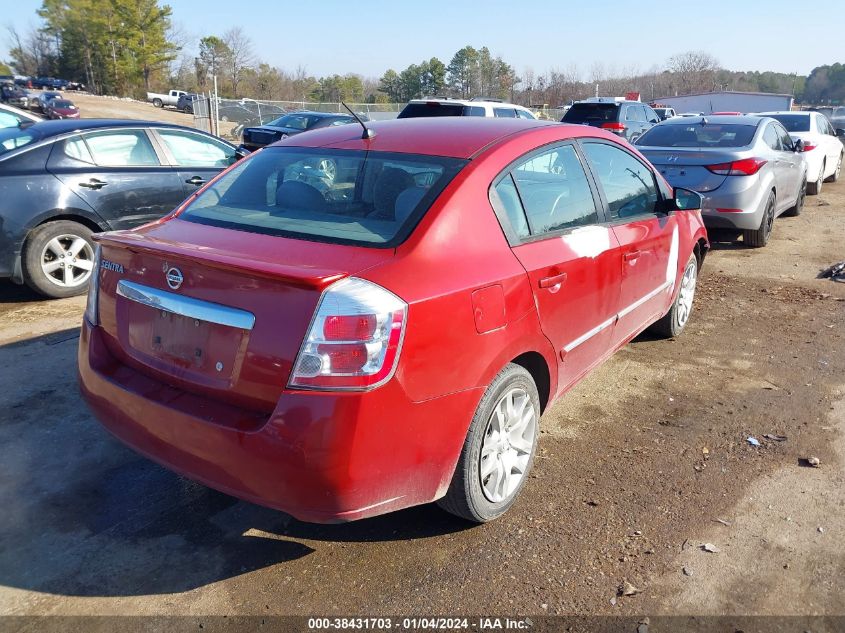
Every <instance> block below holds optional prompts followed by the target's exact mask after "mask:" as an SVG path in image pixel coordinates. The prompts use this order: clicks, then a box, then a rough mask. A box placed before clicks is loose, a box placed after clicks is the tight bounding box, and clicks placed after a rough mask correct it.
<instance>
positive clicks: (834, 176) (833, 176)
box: [825, 154, 842, 182]
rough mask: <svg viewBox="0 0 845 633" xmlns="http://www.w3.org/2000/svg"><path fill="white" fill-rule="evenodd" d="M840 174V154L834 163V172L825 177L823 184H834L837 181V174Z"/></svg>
mask: <svg viewBox="0 0 845 633" xmlns="http://www.w3.org/2000/svg"><path fill="white" fill-rule="evenodd" d="M841 172H842V154H839V160H838V161H836V171H834V172H833V173H832V174H831V175H830V176H828V177H827V180H825V182H836V181H837V180H839V174H840V173H841Z"/></svg>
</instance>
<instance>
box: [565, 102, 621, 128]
mask: <svg viewBox="0 0 845 633" xmlns="http://www.w3.org/2000/svg"><path fill="white" fill-rule="evenodd" d="M618 116H619V106H618V105H616V104H615V103H576V104H574V105H573V106H572V107H571V108H569V110H567V112H566V114H564V115H563V119H561V120H562V121H563V122H564V123H589V122H591V121H616V118H617V117H618Z"/></svg>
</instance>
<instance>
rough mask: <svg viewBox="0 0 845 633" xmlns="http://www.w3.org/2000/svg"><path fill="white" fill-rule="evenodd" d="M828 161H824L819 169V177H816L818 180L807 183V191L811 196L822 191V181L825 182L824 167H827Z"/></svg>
mask: <svg viewBox="0 0 845 633" xmlns="http://www.w3.org/2000/svg"><path fill="white" fill-rule="evenodd" d="M826 165H827V164H826V163H825V162H824V161H822V167H821V169H819V177H818V178H816V182H808V183H807V193H809V194H810V195H811V196H817V195H819V194H820V193H821V192H822V183H823V182H824V169H825V167H826Z"/></svg>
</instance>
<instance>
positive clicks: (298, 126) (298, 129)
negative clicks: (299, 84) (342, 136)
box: [243, 110, 366, 151]
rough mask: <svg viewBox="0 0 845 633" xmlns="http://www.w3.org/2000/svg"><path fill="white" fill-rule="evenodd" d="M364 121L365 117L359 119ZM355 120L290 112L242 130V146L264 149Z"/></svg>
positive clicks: (334, 115) (321, 114)
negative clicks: (301, 135)
mask: <svg viewBox="0 0 845 633" xmlns="http://www.w3.org/2000/svg"><path fill="white" fill-rule="evenodd" d="M361 118H362V119H366V117H361ZM354 122H355V118H354V117H352V116H351V115H349V114H336V113H335V114H332V113H329V112H308V111H305V110H303V111H302V112H292V113H290V114H286V115H284V116H282V117H279V118H278V119H276V120H275V121H270V122H269V123H265V124H264V125H261V126H258V127H248V128H244V131H243V145H244V147H246V148H247V149H249V150H250V151H252V150H256V149H258V148H259V147H264V146H265V145H269V144H270V143H275V142H276V141H278V140H281V139H283V138H287V137H289V136H293V135H294V134H301V133H302V132H307V131H308V130H316V129H318V128H321V127H329V126H330V125H346V124H347V123H354Z"/></svg>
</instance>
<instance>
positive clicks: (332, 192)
mask: <svg viewBox="0 0 845 633" xmlns="http://www.w3.org/2000/svg"><path fill="white" fill-rule="evenodd" d="M465 164H466V161H465V160H460V159H455V158H444V157H439V156H423V155H415V154H394V153H387V152H363V151H343V150H332V149H322V148H313V149H312V148H298V147H270V148H266V149H264V150H262V151H261V152H259V153H257V154H255V155H254V156H252V157H250V158H248V159H246V160H244V161H243V162H242V163H241V164H239V165H237V166H235V167H234V168H233V169H232V170H231V171H230V172H229V173H227V174H226V175H225V176H223V177H222V178H221V179H220V180H218V181H217V182H215V183H214V184H213V185H212V186H211V187H209V188H208V189H207V190H206V191H204V192H203V193H202V194H200V196H199V197H198V198H197V199H196V200H195V201H194V202H193V203H192V204H191V205H190V206H189V207H188V208H187V209H186V210H185V211H184V212H183V213H181V214H180V216H179V217H180V218H182V219H184V220H188V221H191V222H197V223H199V224H208V225H212V226H221V227H225V228H231V229H236V230H241V231H248V232H252V233H265V234H269V235H281V236H286V237H293V238H300V239H311V240H315V241H324V242H336V243H343V244H359V245H369V246H380V247H392V246H395V245H396V244H399V243H401V242H402V241H403V240H404V239H405V238H406V237H407V236H408V235H409V234H410V231H411V230H413V228H414V226H416V223H417V222H418V221H419V219H420V218H421V217H422V216H423V214H425V212H426V211H427V210H428V208H429V207H430V206H431V203H432V202H434V200H435V199H436V198H437V196H438V195H440V192H442V191H443V188H444V187H446V185H447V184H448V183H449V182H450V181H451V180H452V178H454V177H455V175H456V174H457V173H458V172H459V171H460V170H461V168H463V166H464V165H465Z"/></svg>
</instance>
